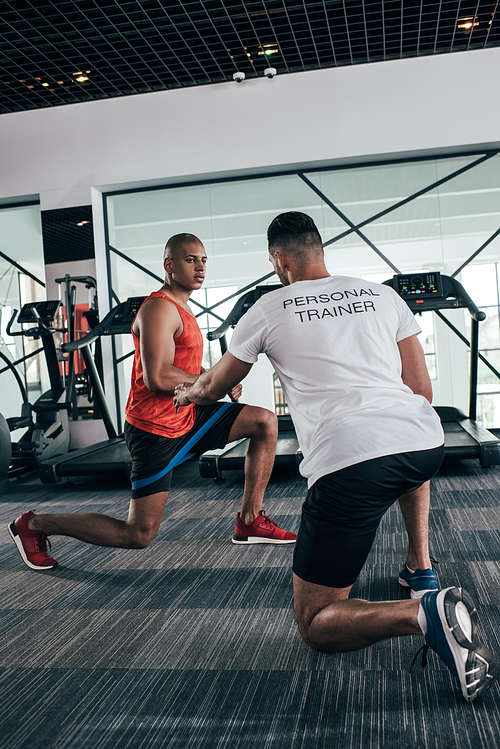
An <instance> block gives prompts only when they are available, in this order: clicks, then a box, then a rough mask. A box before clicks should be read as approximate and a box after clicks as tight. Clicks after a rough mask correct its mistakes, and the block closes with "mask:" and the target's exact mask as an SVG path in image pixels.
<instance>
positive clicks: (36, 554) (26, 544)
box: [7, 511, 57, 570]
mask: <svg viewBox="0 0 500 749" xmlns="http://www.w3.org/2000/svg"><path fill="white" fill-rule="evenodd" d="M34 514H35V513H34V512H33V511H31V512H24V513H23V514H22V515H20V516H19V517H18V518H17V520H14V522H13V523H9V524H8V526H7V528H8V529H9V533H10V535H11V536H12V540H13V541H14V543H15V545H16V546H17V548H18V549H19V552H20V554H21V556H22V558H23V561H24V562H25V564H27V565H28V567H31V569H32V570H51V569H52V567H54V565H55V564H57V562H56V560H55V559H52V557H49V555H48V554H47V541H49V538H48V536H47V534H46V533H44V532H43V531H32V530H31V528H29V527H28V521H29V519H30V517H31V516H32V515H34ZM49 548H50V541H49Z"/></svg>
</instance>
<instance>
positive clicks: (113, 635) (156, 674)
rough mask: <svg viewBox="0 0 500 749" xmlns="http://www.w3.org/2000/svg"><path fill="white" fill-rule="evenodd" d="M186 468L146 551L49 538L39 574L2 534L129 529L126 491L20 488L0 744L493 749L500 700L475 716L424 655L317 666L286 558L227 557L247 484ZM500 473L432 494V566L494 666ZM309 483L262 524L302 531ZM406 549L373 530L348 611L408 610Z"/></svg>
mask: <svg viewBox="0 0 500 749" xmlns="http://www.w3.org/2000/svg"><path fill="white" fill-rule="evenodd" d="M225 476H226V481H224V482H222V483H215V482H212V481H211V480H207V479H201V478H200V477H199V475H198V471H197V467H196V464H195V463H188V464H187V465H185V466H183V467H181V468H180V469H177V472H176V475H175V477H174V486H173V489H172V492H171V501H170V502H169V504H168V506H167V510H166V513H165V518H164V522H163V525H162V527H161V530H160V533H159V535H158V537H157V538H156V540H155V541H154V543H153V544H152V546H151V547H150V548H149V549H144V550H140V551H137V550H130V551H129V550H119V549H104V548H98V547H92V546H87V545H85V544H82V543H80V542H77V541H74V540H72V539H67V538H62V537H55V538H54V539H53V553H54V556H55V557H56V558H57V559H58V561H59V566H58V567H57V568H56V569H54V570H53V571H50V572H45V573H39V572H38V573H37V572H32V571H30V570H29V569H28V568H27V567H26V566H25V565H24V564H23V563H22V561H21V558H20V557H19V555H18V552H17V551H16V549H15V547H14V545H13V543H12V541H11V540H10V537H9V535H8V533H7V530H6V523H7V522H8V521H10V520H13V519H14V518H15V517H17V515H19V514H20V512H24V511H27V510H29V509H32V508H35V507H36V509H37V510H38V511H39V512H41V511H44V512H51V511H53V512H78V511H83V512H87V511H95V512H106V513H109V514H113V515H115V516H118V517H125V516H126V512H127V503H128V486H127V484H125V483H124V484H122V485H117V484H112V483H105V482H103V481H102V480H99V481H96V480H91V479H88V480H84V479H79V480H74V483H71V484H70V483H66V484H63V485H60V486H43V485H41V484H40V483H39V482H38V480H37V479H34V478H31V479H21V480H17V481H16V482H15V483H14V485H13V486H14V491H13V492H12V493H11V494H10V495H5V496H4V497H3V501H2V502H1V503H0V516H1V517H0V520H1V526H0V570H1V576H0V597H1V610H0V620H1V631H2V649H1V654H0V710H1V716H0V743H1V745H2V746H4V747H5V749H27V748H28V747H30V749H31V747H36V749H44V748H45V747H46V748H47V749H49V748H50V749H117V747H119V749H139V748H140V749H146V748H148V749H149V748H152V749H153V748H154V749H157V748H158V749H160V747H161V749H174V748H175V749H177V748H178V747H179V748H180V747H183V748H184V747H186V748H189V749H191V748H192V749H194V747H197V748H198V747H201V748H202V749H204V748H206V749H212V747H213V748H214V749H216V748H217V749H225V748H226V747H231V749H234V748H235V747H242V748H243V747H259V749H267V748H271V747H272V749H299V747H300V748H302V747H304V748H305V749H309V747H314V749H315V748H316V747H317V748H318V749H320V748H321V749H334V748H335V749H360V747H362V748H363V749H364V748H365V747H366V748H367V749H368V748H369V749H379V748H380V749H400V748H401V749H402V748H403V747H404V749H448V748H449V749H452V748H454V747H463V748H464V749H465V748H467V749H479V748H481V749H482V748H483V747H484V749H500V702H499V696H500V688H499V685H498V684H495V685H494V686H493V688H492V689H490V691H489V692H487V693H486V694H485V695H483V696H482V697H481V698H479V699H478V700H477V701H476V702H475V703H473V704H472V705H469V704H467V703H466V702H465V701H464V700H463V699H462V697H461V696H460V695H459V694H458V693H457V692H456V691H455V689H454V682H453V680H452V677H451V675H450V673H449V671H448V670H447V669H446V667H445V666H444V665H443V664H442V663H441V661H440V660H439V659H438V658H437V657H436V656H435V655H434V654H433V653H430V655H429V663H428V666H427V668H426V669H425V670H423V669H422V668H421V665H420V662H418V663H417V664H415V666H414V667H413V670H412V671H410V665H411V662H412V660H413V656H414V654H415V652H416V651H417V649H418V648H419V647H420V645H421V644H422V638H419V637H414V638H410V637H407V638H399V639H395V640H387V641H384V642H381V643H379V644H377V645H375V646H374V647H372V648H371V649H369V650H364V651H358V652H354V653H345V654H340V655H336V654H323V653H317V652H314V651H312V650H310V649H309V648H308V647H307V646H306V645H305V644H304V643H303V642H302V641H301V640H300V638H299V636H298V633H297V631H296V626H295V624H294V621H293V615H292V608H291V607H292V592H291V571H290V563H291V556H292V548H291V547H282V548H280V547H271V546H252V547H248V548H245V547H243V548H241V547H237V546H234V545H233V544H231V543H229V538H230V537H231V535H232V531H233V528H234V519H235V516H236V512H237V510H238V509H239V504H240V497H241V492H242V475H241V473H238V472H233V473H226V474H225ZM499 490H500V468H494V469H490V470H488V471H484V470H483V469H481V468H480V466H479V465H478V464H477V463H475V462H473V461H463V462H461V463H454V464H447V465H445V466H444V467H443V468H442V470H441V472H440V474H439V476H438V477H437V478H436V479H435V481H434V484H433V509H432V518H431V527H432V552H433V555H434V556H435V557H436V558H437V559H438V560H440V565H439V567H438V572H439V576H440V580H441V583H442V585H443V586H445V585H452V584H460V585H463V587H465V588H467V589H468V590H469V591H470V592H471V593H472V594H473V595H474V597H475V599H476V602H477V604H478V608H479V610H480V614H481V621H482V631H483V633H484V635H485V639H486V640H487V641H488V643H489V645H490V647H491V648H493V649H494V650H496V651H497V652H498V651H500V643H499V638H500V627H499V624H500V616H499V604H500V590H499V585H498V581H499V579H500V574H499V573H500V570H499V560H500V502H499ZM304 493H305V482H304V480H303V479H301V478H300V477H299V476H298V475H291V476H290V475H283V474H281V475H276V476H275V477H273V480H272V481H271V482H270V484H269V486H268V489H267V493H266V503H265V509H266V511H267V512H268V513H269V514H270V515H271V517H273V518H274V519H275V520H277V521H278V522H279V523H280V524H281V525H282V526H283V527H286V528H288V529H290V530H296V529H297V527H298V522H299V513H300V506H301V502H302V497H303V495H304ZM404 549H405V535H404V533H403V526H402V520H401V517H400V515H399V512H398V510H397V508H395V507H394V508H392V509H391V510H390V511H389V513H388V514H387V516H386V518H385V519H384V521H383V524H382V526H381V528H380V531H379V534H378V537H377V540H376V543H375V546H374V548H373V550H372V552H371V555H370V558H369V560H368V563H367V565H366V568H365V570H364V571H363V573H362V575H361V577H360V579H359V581H358V583H357V584H356V587H355V590H354V595H356V596H358V597H365V598H371V599H374V600H376V599H400V598H404V597H405V596H406V595H407V594H406V593H405V591H404V590H403V589H401V588H400V586H399V585H398V584H397V573H398V571H399V569H400V566H401V563H402V561H403V560H404Z"/></svg>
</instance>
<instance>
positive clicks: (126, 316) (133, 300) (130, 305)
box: [122, 296, 146, 324]
mask: <svg viewBox="0 0 500 749" xmlns="http://www.w3.org/2000/svg"><path fill="white" fill-rule="evenodd" d="M145 299H146V297H145V296H131V297H129V298H128V299H127V301H126V302H125V310H124V312H123V317H122V322H124V323H130V324H132V322H133V321H134V317H135V316H136V314H137V312H138V311H139V307H140V306H141V304H142V303H143V301H144V300H145Z"/></svg>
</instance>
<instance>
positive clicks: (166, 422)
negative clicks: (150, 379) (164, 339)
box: [125, 291, 203, 438]
mask: <svg viewBox="0 0 500 749" xmlns="http://www.w3.org/2000/svg"><path fill="white" fill-rule="evenodd" d="M156 298H163V299H166V300H167V301H168V302H170V303H171V304H174V305H175V306H176V308H177V310H178V311H179V314H180V316H181V319H182V322H183V325H184V330H183V331H182V333H181V335H180V336H179V337H178V338H177V339H176V340H175V356H174V361H173V365H174V367H178V369H182V370H183V372H187V373H188V374H200V371H201V363H202V359H203V337H202V335H201V330H200V328H199V325H198V323H197V321H196V318H194V317H193V316H192V315H190V314H189V313H188V312H186V310H185V309H183V308H182V307H181V306H180V305H179V304H177V303H176V302H174V300H173V299H171V298H170V297H169V296H167V295H166V294H164V293H163V292H162V291H154V292H153V293H152V294H150V295H149V296H148V298H147V299H145V300H144V301H145V302H147V301H148V299H156ZM143 304H144V302H143ZM141 306H142V305H141ZM132 337H133V339H134V349H135V354H134V363H133V365H132V382H131V387H130V393H129V396H128V400H127V405H126V408H125V414H126V417H127V421H128V422H129V423H130V424H132V425H133V426H136V427H138V428H139V429H142V430H143V431H145V432H151V433H152V434H160V435H162V436H163V437H170V438H172V437H181V436H182V435H183V434H186V433H187V432H189V430H190V429H191V428H192V426H193V424H194V419H195V407H194V404H193V403H192V404H190V405H189V406H183V407H182V408H180V409H179V411H178V413H175V408H174V404H173V396H172V395H165V394H164V393H157V392H152V391H151V390H149V389H148V388H147V387H146V385H145V384H144V376H143V370H142V362H141V356H140V341H139V338H138V336H136V335H135V333H134V332H132Z"/></svg>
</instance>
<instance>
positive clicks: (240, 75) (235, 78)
mask: <svg viewBox="0 0 500 749" xmlns="http://www.w3.org/2000/svg"><path fill="white" fill-rule="evenodd" d="M244 80H245V73H241V72H240V71H239V70H238V72H236V73H233V81H236V83H242V82H243V81H244Z"/></svg>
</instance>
